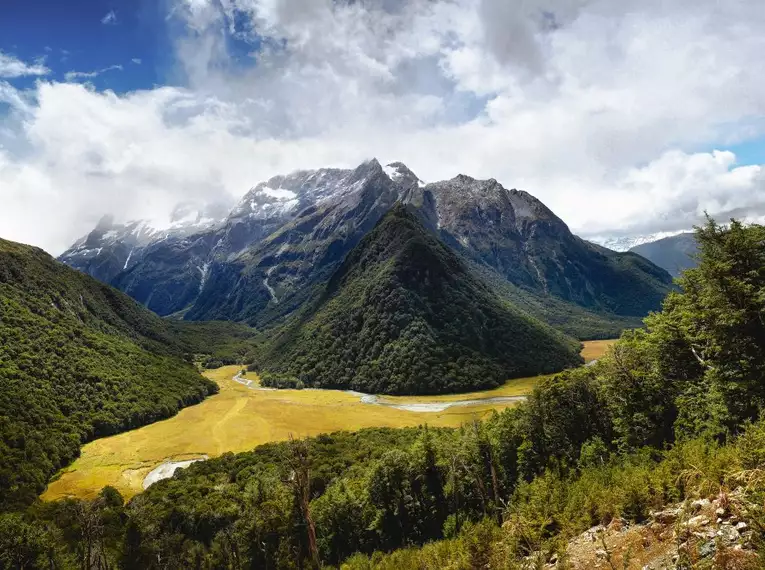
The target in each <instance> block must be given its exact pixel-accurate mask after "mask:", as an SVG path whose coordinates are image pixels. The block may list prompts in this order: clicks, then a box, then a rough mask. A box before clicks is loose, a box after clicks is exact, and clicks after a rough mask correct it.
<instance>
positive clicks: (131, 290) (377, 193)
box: [60, 160, 671, 338]
mask: <svg viewBox="0 0 765 570" xmlns="http://www.w3.org/2000/svg"><path fill="white" fill-rule="evenodd" d="M397 202H402V203H404V204H406V205H407V206H409V208H410V209H411V210H412V211H413V212H415V213H416V215H417V216H418V217H419V219H420V220H421V221H422V223H423V225H424V226H425V227H426V228H427V230H428V231H429V232H431V233H432V235H433V236H435V237H437V238H438V239H440V240H441V241H442V242H443V243H444V244H446V245H447V246H448V247H449V248H450V249H451V250H452V251H454V252H456V253H457V254H458V255H459V256H461V257H462V258H463V259H464V261H465V263H466V264H467V266H468V267H469V268H470V270H471V271H472V272H474V273H475V274H476V275H479V276H480V278H481V279H483V280H484V281H488V282H490V283H491V284H492V285H493V286H494V288H495V290H496V292H497V293H498V294H499V295H501V296H502V297H503V298H505V300H508V301H511V302H512V303H513V304H515V305H517V306H518V307H520V308H521V309H522V310H523V311H525V312H527V313H528V314H530V315H532V316H534V317H538V318H540V319H541V320H543V321H545V322H547V323H550V324H552V325H554V326H556V327H557V328H561V329H562V330H564V331H565V332H567V333H569V334H571V335H574V336H578V337H580V338H593V337H604V336H613V335H614V334H616V333H617V332H618V331H619V330H621V329H623V328H627V327H630V326H636V325H638V324H639V322H640V319H641V317H643V316H644V315H645V314H647V313H648V312H649V311H650V310H654V309H657V308H658V307H659V305H660V303H661V300H662V299H663V297H664V295H665V294H666V293H667V291H668V290H669V289H670V287H671V277H670V276H669V275H668V274H667V273H666V272H665V271H664V270H662V269H660V268H658V267H657V266H655V265H654V264H652V263H650V262H648V261H646V260H645V259H644V258H643V257H640V256H639V255H636V254H635V253H631V252H625V253H617V252H614V251H611V250H609V249H606V248H603V247H600V246H597V245H594V244H592V243H589V242H587V241H585V240H582V239H580V238H578V237H577V236H575V235H574V234H572V233H571V231H570V230H569V229H568V227H567V226H566V224H565V223H564V222H563V221H562V220H560V218H558V217H557V216H555V214H554V213H553V212H551V211H550V210H549V209H548V208H547V207H546V206H545V205H544V204H542V203H541V202H540V201H539V200H537V199H536V198H534V197H533V196H531V195H530V194H528V193H526V192H523V191H519V190H513V189H511V190H508V189H505V188H503V187H502V185H500V184H499V183H498V182H497V181H495V180H476V179H473V178H470V177H468V176H465V175H460V176H457V177H456V178H454V179H452V180H448V181H442V182H435V183H431V184H425V183H424V182H423V181H421V180H420V179H419V178H418V177H417V176H416V175H415V174H414V173H413V172H412V171H411V170H410V169H409V168H407V167H406V166H405V165H404V164H402V163H392V164H390V165H387V166H382V165H381V164H380V163H379V162H378V161H377V160H371V161H368V162H365V163H363V164H361V165H359V166H358V167H357V168H355V169H331V168H325V169H319V170H309V171H298V172H294V173H292V174H289V175H286V176H276V177H274V178H271V179H270V180H268V181H266V182H263V183H261V184H258V185H257V186H255V187H254V188H252V189H251V190H250V191H249V192H248V193H247V194H246V195H245V196H244V197H243V198H242V200H241V201H240V202H239V204H238V205H237V206H236V207H235V208H234V209H233V210H231V211H230V212H229V213H228V215H226V216H225V217H221V218H219V219H211V218H208V217H206V216H199V217H198V219H199V220H204V223H203V224H199V225H196V226H195V225H194V224H191V225H188V226H186V227H184V228H182V229H180V228H179V229H174V230H173V231H165V232H153V233H151V234H146V235H144V234H142V233H141V228H142V226H141V224H140V223H133V224H128V225H124V226H113V225H110V224H107V223H104V224H100V225H99V227H97V228H96V229H95V230H94V231H93V232H91V233H90V234H89V235H88V236H86V237H85V238H83V239H81V240H79V241H78V242H77V243H76V244H75V245H74V246H73V247H72V248H70V249H69V250H67V251H66V252H65V253H64V254H63V255H62V256H61V257H60V259H61V260H62V261H63V262H64V263H67V264H69V265H71V266H72V267H76V268H77V269H80V270H81V271H84V272H86V273H88V274H90V275H92V276H93V277H96V278H98V279H100V280H102V281H104V282H106V283H110V284H112V285H114V286H115V287H117V288H119V289H121V290H122V291H124V292H126V293H128V294H129V295H131V296H132V297H134V298H135V299H136V300H137V301H139V302H140V303H142V304H144V305H145V306H147V307H148V308H149V309H151V310H153V311H155V312H156V313H158V314H160V315H162V316H175V317H178V318H184V319H187V320H212V319H218V320H234V321H242V322H247V323H249V324H252V325H256V326H259V327H262V326H268V325H271V324H273V323H275V322H279V321H280V320H281V319H283V318H284V317H285V316H288V315H291V314H293V313H295V312H296V311H297V310H298V309H300V308H302V307H304V306H306V305H307V303H309V302H310V301H311V299H313V298H315V297H316V296H318V295H320V294H321V291H322V287H323V286H324V284H325V283H326V282H327V281H328V280H329V279H330V277H331V276H332V274H333V273H334V272H335V271H336V270H337V269H338V268H339V267H340V265H341V263H342V262H343V260H344V259H345V257H346V256H347V255H348V253H349V252H350V251H351V250H352V249H353V248H354V247H355V246H356V245H357V244H358V243H359V242H360V241H361V240H362V238H363V237H364V236H365V235H367V234H368V233H369V232H370V231H371V230H372V229H373V228H374V227H375V225H376V224H377V223H378V222H379V221H380V220H381V219H382V217H383V216H384V215H385V214H386V213H387V212H388V211H390V210H391V208H392V207H393V206H394V204H396V203H397ZM123 236H124V237H123ZM135 236H137V237H135Z"/></svg>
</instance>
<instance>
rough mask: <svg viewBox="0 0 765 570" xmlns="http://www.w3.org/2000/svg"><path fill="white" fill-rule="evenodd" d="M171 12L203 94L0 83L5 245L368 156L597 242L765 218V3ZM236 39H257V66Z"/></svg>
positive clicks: (210, 6) (67, 235)
mask: <svg viewBox="0 0 765 570" xmlns="http://www.w3.org/2000/svg"><path fill="white" fill-rule="evenodd" d="M172 17H173V18H176V19H181V21H182V22H183V23H185V24H186V25H187V27H188V29H189V33H188V34H185V35H183V36H182V37H179V38H175V40H176V56H177V59H178V64H179V66H180V69H181V71H182V72H183V73H184V74H185V76H186V78H187V85H186V87H184V88H169V87H163V88H157V89H153V90H147V91H140V92H135V93H129V94H125V95H116V94H114V93H111V92H98V91H96V90H95V89H94V88H92V87H86V86H82V85H78V84H71V83H70V84H62V83H55V82H40V83H39V84H38V85H37V86H36V87H35V88H34V89H32V90H31V91H29V92H21V91H18V90H15V89H14V88H13V87H11V86H10V85H8V84H6V86H5V87H3V85H2V84H0V100H2V101H6V102H10V104H11V106H12V107H13V112H12V114H11V116H10V117H9V118H8V119H7V120H6V122H5V129H4V130H3V129H2V128H0V197H2V200H3V208H2V209H0V228H3V230H2V232H3V235H4V237H10V238H11V239H18V240H21V241H28V242H33V243H36V244H39V245H43V246H44V247H46V248H48V249H49V250H51V251H53V252H54V253H58V252H60V251H61V250H62V249H63V248H64V247H66V246H67V245H69V243H70V242H71V241H73V240H74V239H75V238H77V237H79V236H80V235H81V234H83V233H85V232H86V231H88V230H89V229H91V227H92V225H93V224H94V223H95V221H96V220H97V219H98V218H99V217H100V216H101V215H102V214H103V213H104V212H106V211H112V212H115V213H116V214H118V215H119V216H122V217H126V218H127V217H143V216H158V215H160V214H162V213H166V212H168V211H169V210H170V209H171V208H172V206H173V205H174V204H175V203H176V202H177V201H180V200H181V199H184V198H186V197H189V198H194V199H214V198H215V197H217V196H219V195H220V194H221V193H223V194H230V195H241V194H243V193H244V192H245V191H246V190H247V189H248V188H249V187H250V186H252V185H253V184H255V183H256V182H258V181H260V180H262V179H264V178H266V177H268V176H271V175H273V174H276V173H278V172H283V171H289V170H292V169H295V168H301V167H303V168H312V167H319V166H327V165H335V166H353V165H355V164H357V163H358V162H360V161H362V160H364V159H366V158H368V157H370V156H377V157H379V158H380V159H381V160H402V161H404V162H406V163H407V164H408V165H409V166H410V167H411V168H412V169H413V170H414V171H415V172H416V173H417V174H418V175H419V176H420V177H421V178H423V179H425V180H438V179H442V178H450V177H452V176H455V175H456V174H458V173H460V172H464V173H467V174H471V175H473V176H476V177H484V178H488V177H493V178H497V179H498V180H499V181H500V182H501V183H503V184H504V185H505V186H507V187H519V188H524V189H526V190H528V191H530V192H531V193H532V194H534V195H536V196H538V197H539V198H540V199H542V200H543V201H544V202H545V203H546V204H547V205H548V206H550V207H551V208H552V209H553V211H555V212H556V213H557V214H559V215H560V216H561V217H562V218H563V219H564V220H565V221H566V222H568V223H569V225H570V226H571V227H572V229H574V230H575V231H578V232H580V233H582V234H586V235H596V234H601V235H602V234H605V233H610V234H618V233H630V232H652V231H664V230H666V231H670V230H673V229H683V228H686V227H688V225H690V224H691V223H693V222H695V221H697V219H698V217H699V216H700V215H702V214H703V212H704V210H708V211H710V213H712V214H716V215H718V216H720V217H725V216H726V215H729V214H731V213H733V214H735V215H751V216H759V215H763V213H765V212H763V210H764V209H765V207H764V206H763V203H762V202H763V199H762V198H761V196H763V195H764V194H765V192H763V190H765V188H763V182H762V180H763V174H762V170H761V168H760V167H759V166H753V167H750V166H740V165H737V164H736V163H735V157H734V156H733V154H732V153H730V152H727V151H725V149H726V148H727V147H728V146H729V145H732V144H734V143H740V142H741V141H745V140H749V139H756V138H758V137H762V136H764V135H765V129H763V126H764V125H765V121H763V118H765V73H763V71H765V69H763V68H764V67H765V64H763V60H762V57H761V54H762V53H765V36H763V35H762V33H761V30H762V29H763V27H764V26H765V4H763V3H761V2H760V1H759V0H733V1H732V2H729V3H726V4H725V5H722V4H720V3H719V2H717V1H716V0H695V1H693V2H692V1H691V0H676V1H675V2H663V1H661V0H641V1H638V0H623V1H622V2H618V3H614V2H611V1H607V0H527V1H525V2H519V3H515V4H513V7H509V5H508V4H507V2H506V0H440V1H430V0H410V1H404V0H359V1H357V2H351V3H348V4H343V3H340V2H337V1H334V0H225V1H220V0H215V1H214V2H213V1H212V0H209V1H208V0H184V1H183V2H180V1H179V2H177V3H176V5H175V6H174V11H173V16H172ZM511 31H512V34H510V33H509V32H511ZM231 34H235V35H236V36H237V38H238V39H239V40H240V41H241V40H243V39H244V40H246V39H248V38H254V37H255V36H258V37H259V41H257V42H253V47H252V51H253V54H252V58H253V59H254V61H255V62H256V64H255V65H245V64H243V63H242V61H237V59H236V58H237V57H239V56H238V55H236V54H231V53H229V52H228V46H229V45H230V42H229V41H227V36H230V35H231ZM510 36H511V37H510ZM713 148H718V149H720V151H706V150H699V149H713Z"/></svg>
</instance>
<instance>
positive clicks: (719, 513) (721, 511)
mask: <svg viewBox="0 0 765 570" xmlns="http://www.w3.org/2000/svg"><path fill="white" fill-rule="evenodd" d="M715 514H716V515H717V516H718V517H724V516H725V509H723V508H722V507H720V508H718V509H717V510H716V511H715Z"/></svg>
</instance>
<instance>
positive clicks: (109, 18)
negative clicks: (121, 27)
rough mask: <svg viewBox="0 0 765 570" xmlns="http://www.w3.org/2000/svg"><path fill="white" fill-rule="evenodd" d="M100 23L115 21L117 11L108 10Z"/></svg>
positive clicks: (106, 23) (107, 23)
mask: <svg viewBox="0 0 765 570" xmlns="http://www.w3.org/2000/svg"><path fill="white" fill-rule="evenodd" d="M101 23H102V24H104V25H111V24H116V23H117V13H116V12H115V11H114V10H110V11H109V12H108V13H107V14H106V15H105V16H104V17H103V18H101Z"/></svg>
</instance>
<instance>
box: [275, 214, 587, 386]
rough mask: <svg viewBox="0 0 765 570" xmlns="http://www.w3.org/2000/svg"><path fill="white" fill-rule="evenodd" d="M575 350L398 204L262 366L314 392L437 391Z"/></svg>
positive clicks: (565, 358)
mask: <svg viewBox="0 0 765 570" xmlns="http://www.w3.org/2000/svg"><path fill="white" fill-rule="evenodd" d="M578 348H579V343H578V342H575V341H572V340H571V339H568V338H566V337H564V336H563V335H561V334H559V333H556V332H555V331H553V330H552V329H550V328H549V327H547V326H546V325H543V324H542V323H541V322H539V321H537V320H535V319H532V318H530V317H528V316H527V315H525V314H523V313H521V312H520V311H517V310H516V309H514V308H512V307H511V306H510V305H509V304H507V303H504V302H502V300H501V299H500V298H499V297H498V296H497V295H496V294H495V293H494V292H493V291H491V289H490V288H489V287H488V286H487V285H486V284H485V283H483V282H482V281H481V280H480V279H478V278H476V277H475V276H474V275H473V274H472V273H471V272H470V270H469V269H468V267H467V266H466V265H465V263H464V262H463V261H462V259H461V257H460V256H458V255H457V254H455V252H454V251H452V250H451V249H450V248H448V247H446V246H445V245H444V244H443V243H441V242H440V241H439V240H438V239H437V238H436V237H435V236H433V235H432V234H431V233H429V232H428V231H427V230H426V229H425V226H424V225H423V224H422V222H421V221H420V220H419V218H418V217H417V216H416V215H415V214H414V213H412V212H410V211H409V210H408V209H407V208H406V207H405V206H404V205H403V204H400V203H399V204H396V205H394V206H393V207H392V209H391V210H390V211H389V212H388V213H387V214H386V215H385V216H384V218H383V219H382V220H381V221H380V223H379V224H377V226H376V227H375V228H374V229H373V230H372V231H371V232H369V233H368V235H366V236H365V237H364V239H363V240H361V243H359V245H358V246H357V247H355V248H354V249H353V250H352V251H351V252H350V253H349V254H348V255H347V257H346V258H345V261H344V262H343V263H342V265H341V266H340V267H339V269H338V270H337V271H336V272H335V273H334V274H333V275H332V277H331V278H330V280H329V282H328V283H327V285H326V287H325V288H324V290H323V291H322V293H321V295H320V296H319V297H318V299H317V300H316V301H315V302H313V303H312V304H311V305H310V306H308V307H307V308H306V310H305V311H303V312H301V314H300V318H299V319H296V320H295V321H294V323H293V324H292V325H291V326H290V327H288V328H287V329H285V330H284V331H283V332H282V333H281V334H280V335H279V336H277V337H276V338H275V339H274V340H273V341H272V344H271V346H270V347H269V348H268V349H267V350H266V351H265V353H264V355H263V356H262V360H261V365H262V366H263V367H264V368H265V369H266V370H268V371H272V372H277V373H282V374H288V375H290V376H292V377H294V378H295V379H299V380H300V381H302V382H303V383H304V384H305V385H307V386H315V387H319V388H351V389H353V390H360V391H365V392H373V393H389V394H429V393H435V394H437V393H444V392H447V393H450V392H460V391H466V390H470V389H485V388H491V387H495V386H498V385H499V384H501V383H502V382H504V381H505V380H506V379H507V378H516V377H521V376H531V375H535V374H541V373H550V372H555V371H559V370H562V369H563V368H566V367H570V366H576V365H579V364H581V363H582V359H581V357H580V356H579V355H578ZM264 379H265V377H264Z"/></svg>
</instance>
